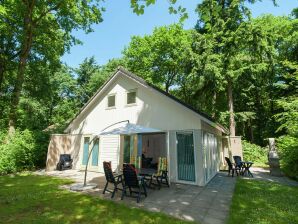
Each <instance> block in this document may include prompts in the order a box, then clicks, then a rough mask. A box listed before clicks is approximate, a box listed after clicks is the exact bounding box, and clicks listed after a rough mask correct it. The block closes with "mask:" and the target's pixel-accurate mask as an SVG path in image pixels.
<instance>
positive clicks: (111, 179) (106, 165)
mask: <svg viewBox="0 0 298 224" xmlns="http://www.w3.org/2000/svg"><path fill="white" fill-rule="evenodd" d="M103 169H104V172H105V176H106V181H107V183H106V185H105V188H104V190H103V192H102V193H103V194H105V193H106V191H107V192H110V193H112V196H111V198H113V197H114V196H115V193H116V191H117V190H121V191H123V179H122V174H120V175H114V173H113V171H112V165H111V162H103ZM109 183H111V184H113V186H114V188H113V190H109V189H108V185H109ZM119 184H121V185H122V189H121V188H119V187H118V185H119Z"/></svg>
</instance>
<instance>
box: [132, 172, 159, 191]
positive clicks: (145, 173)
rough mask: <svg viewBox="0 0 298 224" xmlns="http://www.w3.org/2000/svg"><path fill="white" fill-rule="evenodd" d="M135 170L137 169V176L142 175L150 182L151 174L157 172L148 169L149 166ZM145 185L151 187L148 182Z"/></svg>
mask: <svg viewBox="0 0 298 224" xmlns="http://www.w3.org/2000/svg"><path fill="white" fill-rule="evenodd" d="M136 170H137V173H138V175H139V176H142V177H144V179H145V180H149V181H150V182H151V181H152V178H153V175H154V174H156V172H157V170H156V169H150V168H139V169H136ZM146 177H147V178H146ZM146 186H147V187H149V188H151V187H150V183H149V185H148V184H147V183H146Z"/></svg>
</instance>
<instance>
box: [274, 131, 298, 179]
mask: <svg viewBox="0 0 298 224" xmlns="http://www.w3.org/2000/svg"><path fill="white" fill-rule="evenodd" d="M277 150H278V153H279V156H280V166H281V169H282V170H283V172H284V173H285V174H286V175H288V176H290V177H294V178H298V138H297V137H294V136H289V135H286V136H282V137H279V138H278V139H277Z"/></svg>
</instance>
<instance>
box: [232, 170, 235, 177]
mask: <svg viewBox="0 0 298 224" xmlns="http://www.w3.org/2000/svg"><path fill="white" fill-rule="evenodd" d="M234 172H235V169H232V177H234Z"/></svg>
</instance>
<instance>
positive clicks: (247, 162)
mask: <svg viewBox="0 0 298 224" xmlns="http://www.w3.org/2000/svg"><path fill="white" fill-rule="evenodd" d="M241 163H246V164H253V162H250V161H241Z"/></svg>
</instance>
